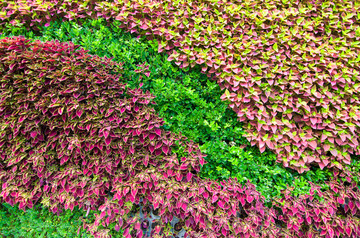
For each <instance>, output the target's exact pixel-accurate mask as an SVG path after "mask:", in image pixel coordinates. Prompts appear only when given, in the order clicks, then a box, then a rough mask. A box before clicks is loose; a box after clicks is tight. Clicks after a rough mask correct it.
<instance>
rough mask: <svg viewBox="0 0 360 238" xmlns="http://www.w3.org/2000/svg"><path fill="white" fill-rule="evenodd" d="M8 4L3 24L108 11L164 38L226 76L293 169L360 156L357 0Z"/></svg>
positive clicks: (189, 61)
mask: <svg viewBox="0 0 360 238" xmlns="http://www.w3.org/2000/svg"><path fill="white" fill-rule="evenodd" d="M0 9H1V12H0V19H2V21H3V22H2V23H0V27H4V24H5V23H7V22H10V23H11V24H17V23H20V24H25V26H26V27H33V28H35V29H37V26H39V25H46V24H48V23H49V22H50V21H51V20H55V19H57V17H63V18H65V19H69V20H73V19H76V18H97V17H103V18H105V19H106V20H107V21H108V22H111V21H113V20H115V19H116V20H119V21H121V22H122V23H123V24H122V26H121V27H123V28H125V29H126V30H128V31H131V32H133V33H137V34H143V35H148V37H149V39H152V38H154V37H155V38H156V39H158V42H159V52H162V51H167V52H168V54H169V60H174V61H175V63H176V64H177V65H179V66H180V67H188V66H191V67H194V66H195V65H201V67H202V71H203V72H204V73H207V74H208V76H209V77H213V78H214V79H215V80H217V82H218V83H219V84H220V86H221V87H222V88H223V89H226V90H225V93H224V95H223V96H222V99H224V100H227V101H230V102H231V103H230V107H231V108H233V110H234V111H235V112H236V113H237V115H238V117H239V120H240V121H243V122H244V124H245V128H246V131H247V138H248V140H249V141H250V142H251V144H252V145H257V146H259V148H260V150H261V151H264V150H265V149H266V148H269V149H271V150H273V151H275V152H276V153H277V156H278V162H280V163H283V164H284V166H286V167H290V168H293V169H296V170H297V171H299V172H303V171H307V170H309V168H310V166H311V165H318V166H320V167H321V168H324V167H337V168H339V169H342V167H343V166H344V165H345V164H349V163H350V154H357V155H358V154H360V150H359V137H358V135H359V128H360V126H359V125H360V124H359V98H358V87H359V85H358V83H357V81H358V80H359V79H360V76H359V66H358V62H359V61H360V59H359V57H358V55H359V50H360V47H359V42H360V30H359V29H360V27H359V19H360V15H359V12H360V4H359V3H358V2H357V1H347V0H346V1H320V0H307V1H300V0H293V1H290V0H289V1H283V0H269V1H260V0H252V1H237V0H223V1H212V0H206V1H198V0H190V1H189V0H186V1H185V0H180V1H174V0H160V1H154V0H146V1H143V0H141V1H140V0H134V1H114V2H104V1H95V2H85V1H75V2H74V1H69V0H61V1H44V2H43V3H40V2H32V1H18V0H17V1H14V2H11V3H9V2H8V1H6V0H0ZM30 13H31V14H30ZM65 19H64V20H65Z"/></svg>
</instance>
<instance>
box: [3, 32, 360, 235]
mask: <svg viewBox="0 0 360 238" xmlns="http://www.w3.org/2000/svg"><path fill="white" fill-rule="evenodd" d="M76 48H77V47H76V46H74V45H73V44H72V43H69V44H65V43H59V42H45V43H41V42H39V41H36V42H33V43H30V41H29V40H26V39H25V38H23V37H15V38H5V39H3V40H1V41H0V67H1V71H0V72H1V73H0V76H1V80H0V83H1V88H0V92H1V94H0V95H1V98H0V113H1V114H0V116H1V117H0V118H1V131H0V132H1V140H0V145H1V146H0V158H1V161H0V186H1V193H0V196H1V201H5V202H7V203H9V204H11V205H14V204H17V203H19V207H20V208H21V209H24V210H25V208H26V207H29V208H31V207H32V206H33V205H34V204H35V203H37V202H39V201H40V202H41V203H43V204H44V205H45V206H48V207H49V208H50V210H51V211H52V212H54V213H59V212H61V210H62V209H63V208H65V209H73V208H74V206H79V207H80V208H83V209H85V210H90V209H93V210H95V209H99V210H100V211H101V213H100V215H96V219H95V222H94V223H93V224H84V228H86V229H87V230H89V231H90V232H91V233H92V234H94V235H95V237H109V236H108V232H109V230H108V229H106V227H107V226H108V225H109V224H111V223H114V222H115V223H116V227H115V229H117V230H118V229H120V228H123V229H124V230H125V232H124V235H125V237H144V236H145V237H149V236H150V237H164V236H171V235H174V234H175V235H176V236H177V237H187V236H190V237H294V236H298V237H315V236H317V235H318V234H319V233H320V235H321V236H325V237H335V236H337V237H339V236H340V235H342V234H344V233H343V232H342V231H345V232H346V235H347V236H348V237H357V236H359V235H360V224H359V209H360V203H359V195H360V193H359V189H358V187H357V186H356V184H354V183H351V184H350V182H352V181H351V176H354V175H351V174H350V172H348V173H342V176H344V175H345V176H346V177H345V178H346V180H345V181H342V180H339V181H337V180H336V179H335V180H334V181H331V182H330V183H329V185H330V187H331V188H332V190H330V191H326V192H324V193H322V192H321V191H319V187H317V186H315V185H313V189H312V191H311V194H310V195H309V196H303V197H299V198H296V197H291V196H288V195H287V193H285V195H286V196H285V198H284V199H283V200H278V201H275V202H274V206H273V207H272V208H268V207H265V206H264V201H263V197H262V196H260V194H259V193H258V192H257V191H256V190H255V186H254V185H252V184H250V183H248V184H246V185H245V186H242V185H240V184H239V183H238V182H237V180H236V179H229V180H228V181H223V182H221V183H220V184H218V183H217V182H216V181H211V180H209V179H200V178H199V177H198V176H197V174H198V172H199V169H200V165H203V164H204V163H205V161H204V160H203V157H204V155H203V154H201V152H200V150H199V149H198V147H197V145H195V144H194V143H192V142H191V141H190V142H189V141H185V138H183V137H181V136H176V135H174V134H172V133H170V132H165V131H163V130H162V129H160V128H159V126H160V125H162V124H163V121H162V120H161V119H160V118H158V117H156V115H155V114H154V111H153V109H151V108H150V107H147V106H146V105H147V104H149V103H150V101H151V99H152V98H153V96H152V95H150V94H148V93H143V92H142V90H141V89H128V88H127V87H126V85H125V82H123V81H124V79H123V78H121V64H119V63H115V62H113V61H111V60H110V59H107V58H106V57H105V58H104V59H100V58H99V57H96V56H90V55H87V54H86V52H87V51H84V50H83V49H80V50H79V51H77V52H75V49H76ZM142 66H144V65H139V67H140V68H141V67H142ZM108 72H110V74H109V73H108ZM114 73H115V74H114ZM139 73H145V74H146V73H147V67H143V69H140V70H139ZM178 144H182V146H183V148H184V153H186V154H187V156H186V157H181V158H178V157H177V155H176V154H174V153H172V152H171V148H172V147H173V146H177V145H178ZM335 175H337V174H335ZM355 176H358V174H355ZM314 191H317V194H314ZM315 195H317V196H320V198H318V197H316V196H315ZM154 213H155V214H154ZM305 219H306V221H307V223H305V224H302V221H304V220H305ZM311 219H312V220H311ZM101 226H102V228H101ZM348 226H349V227H350V229H349V227H348ZM99 228H100V229H99ZM329 228H331V229H329ZM291 235H292V236H291Z"/></svg>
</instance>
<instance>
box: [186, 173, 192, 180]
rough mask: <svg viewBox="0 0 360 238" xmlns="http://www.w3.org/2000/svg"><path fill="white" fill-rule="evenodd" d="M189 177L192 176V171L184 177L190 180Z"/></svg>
mask: <svg viewBox="0 0 360 238" xmlns="http://www.w3.org/2000/svg"><path fill="white" fill-rule="evenodd" d="M191 178H192V173H190V172H189V173H187V175H186V179H187V181H190V180H191Z"/></svg>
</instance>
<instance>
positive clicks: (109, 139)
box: [105, 137, 111, 146]
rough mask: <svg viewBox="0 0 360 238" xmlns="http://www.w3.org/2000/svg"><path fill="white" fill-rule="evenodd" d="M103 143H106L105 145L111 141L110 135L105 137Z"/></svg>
mask: <svg viewBox="0 0 360 238" xmlns="http://www.w3.org/2000/svg"><path fill="white" fill-rule="evenodd" d="M105 143H106V145H107V146H108V145H110V143H111V137H108V138H106V139H105Z"/></svg>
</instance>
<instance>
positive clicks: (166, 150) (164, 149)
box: [161, 145, 169, 155]
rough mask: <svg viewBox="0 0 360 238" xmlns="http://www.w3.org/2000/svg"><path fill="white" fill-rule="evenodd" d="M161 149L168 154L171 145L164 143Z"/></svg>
mask: <svg viewBox="0 0 360 238" xmlns="http://www.w3.org/2000/svg"><path fill="white" fill-rule="evenodd" d="M161 149H162V151H163V152H164V154H166V155H167V154H168V152H169V147H168V146H166V145H164V146H162V147H161Z"/></svg>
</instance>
